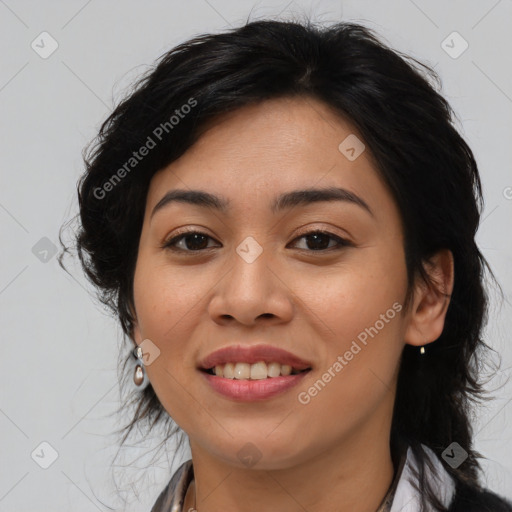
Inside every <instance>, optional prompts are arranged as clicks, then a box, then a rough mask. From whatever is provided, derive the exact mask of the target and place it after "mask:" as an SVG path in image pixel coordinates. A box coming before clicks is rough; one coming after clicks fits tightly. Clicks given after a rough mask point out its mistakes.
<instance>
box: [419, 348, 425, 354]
mask: <svg viewBox="0 0 512 512" xmlns="http://www.w3.org/2000/svg"><path fill="white" fill-rule="evenodd" d="M424 353H425V347H421V348H420V354H422V355H423V354H424Z"/></svg>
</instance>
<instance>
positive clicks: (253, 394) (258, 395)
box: [201, 370, 311, 402]
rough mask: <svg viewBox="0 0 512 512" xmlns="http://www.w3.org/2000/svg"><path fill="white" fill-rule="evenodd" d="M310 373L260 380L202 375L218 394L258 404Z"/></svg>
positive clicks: (204, 373)
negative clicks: (257, 402)
mask: <svg viewBox="0 0 512 512" xmlns="http://www.w3.org/2000/svg"><path fill="white" fill-rule="evenodd" d="M310 371H311V370H308V371H305V372H301V373H297V374H295V375H286V376H283V375H281V376H280V377H269V378H266V379H259V380H241V379H240V380H239V379H226V378H225V377H217V376H216V375H211V374H210V373H206V372H203V371H201V373H202V374H203V375H204V376H205V378H206V380H207V381H208V384H210V386H211V387H212V388H213V389H214V390H215V391H217V393H220V394H221V395H224V396H226V397H228V398H231V399H233V400H236V401H242V402H256V401H259V400H267V399H268V398H271V397H273V396H276V395H279V394H280V393H283V392H284V391H286V390H287V389H290V388H292V387H293V386H296V385H297V384H298V383H299V382H300V381H301V380H302V379H303V378H304V377H305V376H306V375H307V374H308V373H309V372H310Z"/></svg>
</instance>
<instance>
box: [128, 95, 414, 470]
mask: <svg viewBox="0 0 512 512" xmlns="http://www.w3.org/2000/svg"><path fill="white" fill-rule="evenodd" d="M355 136H357V137H358V139H359V141H358V140H357V139H355V138H354V137H355ZM347 137H349V139H347ZM361 139H362V138H361V136H359V135H358V134H357V133H356V132H355V130H354V129H353V128H352V127H351V125H350V124H349V123H347V122H344V121H343V120H341V119H340V118H339V117H337V116H336V115H335V114H334V113H333V112H331V110H330V109H329V108H328V107H327V106H325V105H324V104H323V103H321V102H318V101H316V100H313V99H311V98H308V99H304V98H303V99H300V98H286V99H274V100H268V101H265V102H262V103H260V104H257V105H251V106H246V107H244V108H242V109H239V110H237V111H235V112H232V113H229V114H225V115H224V116H223V117H222V118H218V119H217V120H215V123H213V124H211V126H209V127H208V129H207V130H205V131H204V132H203V133H202V135H201V137H200V139H199V140H198V142H197V143H196V144H195V145H194V146H193V147H191V148H190V149H189V150H188V151H187V152H186V153H185V154H184V155H183V156H182V157H181V158H179V159H178V160H177V161H175V162H173V163H172V164H171V165H169V166H168V167H166V168H165V169H163V170H161V171H160V172H158V173H157V174H156V175H155V176H154V178H153V179H152V181H151V184H150V187H149V191H148V196H147V202H146V210H145V217H144V224H143V229H142V233H141V238H140V245H139V253H138V260H137V265H136V270H135V281H134V301H135V310H136V311H135V312H136V318H137V324H136V327H135V330H134V339H135V341H136V342H137V343H138V344H140V343H141V342H142V341H143V340H150V341H151V343H150V344H148V342H145V344H146V348H147V350H148V351H149V352H151V351H153V356H152V357H150V358H149V359H148V361H150V362H151V364H148V365H147V366H146V371H147V373H148V376H149V379H150V381H151V384H152V385H153V387H154V389H155V392H156V394H157V395H158V398H159V399H160V401H161V403H162V405H163V406H164V407H165V409H166V410H167V412H168V413H169V415H170V416H171V417H172V418H173V419H174V420H175V421H176V423H177V424H178V425H179V426H180V427H181V428H182V429H183V430H184V431H185V432H186V433H187V434H188V436H189V439H190V443H191V447H192V448H193V449H194V448H195V449H196V450H202V452H203V453H204V454H207V455H208V456H210V457H215V458H217V459H222V460H223V461H225V462H227V463H229V464H233V465H237V466H240V467H241V466H243V465H244V464H245V465H246V464H247V463H246V458H244V456H245V455H247V454H248V455H250V456H252V457H253V459H254V458H258V459H260V460H259V467H260V468H263V469H277V468H285V467H289V466H291V465H293V464H297V463H299V462H301V461H304V460H306V459H307V458H310V457H314V456H315V455H317V454H320V453H322V452H324V451H325V450H336V449H338V448H339V449H342V447H343V449H344V450H350V447H351V446H356V445H357V443H353V441H354V440H355V439H356V438H358V439H359V440H361V436H362V437H363V438H366V439H368V440H371V439H376V438H382V437H383V436H384V437H385V436H387V435H388V433H389V428H390V422H391V415H392V407H393V401H394V393H395V384H396V372H397V369H398V364H399V358H400V354H401V351H402V348H403V345H404V336H405V334H406V330H407V322H408V315H404V314H403V313H404V311H402V312H400V310H401V308H402V306H403V300H404V298H405V293H406V285H407V280H406V267H405V258H404V250H403V233H402V227H401V222H400V217H399V212H398V210H397V208H396V206H395V204H394V202H393V200H392V197H391V195H390V192H389V191H388V189H387V188H386V186H385V184H384V182H383V181H382V179H381V178H380V177H379V175H378V174H377V172H376V169H375V167H374V164H373V163H372V161H371V159H370V156H369V154H368V151H365V150H364V149H363V146H362V145H361ZM340 144H341V146H340ZM306 189H315V190H316V189H318V190H325V189H333V190H334V189H344V190H345V191H348V192H350V194H353V195H354V196H357V197H358V198H360V200H361V201H359V202H357V201H351V200H347V199H345V200H341V199H332V200H330V201H328V200H321V201H314V200H312V197H311V196H310V195H307V194H303V195H302V196H301V195H300V194H299V195H296V196H292V200H288V201H286V200H285V201H280V202H278V203H277V207H273V205H274V204H275V202H276V201H277V200H278V198H279V197H280V196H283V195H286V194H290V193H292V192H294V191H299V190H306ZM176 190H180V191H185V192H190V191H201V192H204V193H208V194H211V195H213V196H216V197H217V198H219V201H222V202H224V201H225V202H226V203H227V206H225V208H224V209H220V208H217V207H214V206H212V205H206V204H204V203H203V204H201V203H197V204H193V203H191V202H187V201H184V200H182V201H168V202H167V203H166V204H164V205H161V206H160V207H159V208H157V209H155V206H156V205H157V204H158V203H159V202H160V201H161V200H162V198H164V196H165V195H166V194H168V193H169V192H172V191H176ZM301 198H302V199H303V201H300V200H297V199H301ZM363 202H364V203H363ZM363 204H366V205H367V207H368V208H366V207H365V206H363ZM185 229H186V230H191V231H195V232H199V233H200V235H199V236H197V237H196V238H194V237H193V236H189V237H182V238H181V239H178V240H176V241H175V242H174V243H173V245H172V246H169V247H164V246H165V244H166V242H167V241H170V240H171V239H173V238H175V237H176V236H178V234H183V230H185ZM317 231H322V232H327V233H329V234H328V235H316V236H315V234H314V233H315V232H317ZM310 233H313V235H311V234H310ZM308 234H310V235H308ZM339 239H342V240H345V241H346V242H344V243H341V244H340V242H339ZM235 345H241V346H244V347H252V346H255V345H271V346H272V347H277V348H280V349H284V350H286V351H288V352H291V353H292V354H294V355H295V356H297V357H299V358H301V359H302V360H304V361H306V362H307V363H308V366H309V367H310V368H311V369H310V370H309V371H308V372H306V373H304V374H302V375H301V376H300V378H294V379H295V380H294V382H295V384H294V385H293V386H291V387H289V388H287V389H284V390H281V391H280V392H279V393H277V394H275V395H273V396H267V397H266V398H265V397H262V396H258V397H259V399H255V398H254V397H253V399H248V398H247V396H246V395H245V398H244V397H234V396H226V395H224V394H222V393H220V392H218V391H217V390H216V389H215V388H214V387H212V385H211V384H210V380H212V379H219V378H220V377H211V376H210V377H207V376H206V373H205V372H204V371H202V370H200V369H199V366H200V363H201V361H202V360H203V359H204V358H205V357H206V356H208V355H209V354H211V353H212V352H214V351H216V350H218V349H220V348H224V347H229V346H235ZM155 347H156V348H155ZM158 351H159V352H158ZM276 357H277V356H276ZM239 359H240V358H239ZM270 359H272V358H270ZM242 361H243V359H242ZM233 362H237V360H236V358H235V360H234V361H233ZM269 362H270V361H269ZM277 368H279V367H277ZM239 369H242V370H243V369H244V366H241V367H240V366H239ZM236 371H237V370H236V368H235V372H236ZM239 375H240V376H243V374H239ZM272 378H274V377H269V378H268V379H269V380H271V379H272ZM279 379H281V380H282V381H286V382H288V381H290V377H287V378H283V377H279ZM235 381H236V382H235ZM262 382H263V381H262V380H251V381H249V382H245V383H241V381H239V380H238V379H232V380H231V384H229V383H228V388H229V389H233V387H234V386H233V383H234V384H242V385H243V386H245V387H250V386H252V385H253V384H254V383H259V384H258V385H260V386H261V383H262ZM264 385H266V384H263V386H264ZM258 397H256V398H258ZM247 443H250V444H247Z"/></svg>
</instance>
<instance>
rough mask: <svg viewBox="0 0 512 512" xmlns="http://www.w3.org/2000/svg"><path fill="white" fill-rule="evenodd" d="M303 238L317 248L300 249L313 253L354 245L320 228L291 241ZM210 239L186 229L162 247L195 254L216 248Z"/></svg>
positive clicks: (198, 232) (207, 236)
mask: <svg viewBox="0 0 512 512" xmlns="http://www.w3.org/2000/svg"><path fill="white" fill-rule="evenodd" d="M303 238H304V239H309V240H313V243H312V244H310V245H313V247H315V246H316V248H314V249H310V248H307V245H308V244H307V243H306V244H305V245H306V248H301V249H299V250H301V251H307V252H311V253H319V252H324V253H325V252H327V251H328V252H331V251H333V250H340V249H343V248H345V247H349V246H351V247H353V244H352V243H351V242H350V241H348V240H346V239H345V238H342V237H340V236H338V235H335V234H334V233H330V232H328V231H323V230H318V229H316V230H312V231H308V232H306V233H302V234H300V235H299V236H298V237H296V238H295V239H294V240H293V241H292V242H291V243H294V242H296V241H297V240H301V239H303ZM208 239H209V240H214V239H213V238H212V237H211V236H209V235H207V234H205V233H202V232H201V231H195V230H190V231H185V232H183V233H180V234H178V235H176V236H174V237H173V238H171V239H169V240H167V241H165V242H164V243H163V244H162V246H161V248H162V249H168V250H171V251H173V252H177V253H182V254H186V253H191V255H193V254H197V253H201V252H205V251H209V250H210V249H213V248H215V247H211V246H208V243H206V246H205V244H204V242H205V241H206V240H208ZM327 239H331V240H330V241H329V242H328V246H327V247H325V248H321V247H323V245H324V244H323V242H325V241H326V240H327ZM331 241H334V242H335V245H334V246H330V245H331ZM178 244H181V245H182V247H178ZM190 245H192V246H195V247H196V248H195V249H190V248H189V246H190ZM318 246H321V247H320V248H319V247H318Z"/></svg>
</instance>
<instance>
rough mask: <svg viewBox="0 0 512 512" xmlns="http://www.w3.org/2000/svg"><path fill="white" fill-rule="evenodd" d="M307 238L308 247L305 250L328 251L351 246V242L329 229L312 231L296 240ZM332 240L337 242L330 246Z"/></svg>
mask: <svg viewBox="0 0 512 512" xmlns="http://www.w3.org/2000/svg"><path fill="white" fill-rule="evenodd" d="M302 238H304V239H307V240H308V241H307V242H306V248H302V249H304V250H309V251H326V250H330V249H340V248H341V247H346V246H350V245H351V243H350V242H349V241H348V240H345V239H344V238H341V237H339V236H337V235H334V234H332V233H329V232H327V231H310V232H309V233H304V234H302V235H301V236H300V237H297V238H296V239H295V240H300V239H302ZM330 241H332V242H335V244H334V246H329V243H330Z"/></svg>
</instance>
